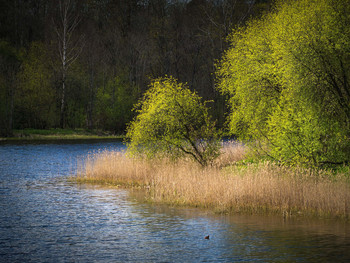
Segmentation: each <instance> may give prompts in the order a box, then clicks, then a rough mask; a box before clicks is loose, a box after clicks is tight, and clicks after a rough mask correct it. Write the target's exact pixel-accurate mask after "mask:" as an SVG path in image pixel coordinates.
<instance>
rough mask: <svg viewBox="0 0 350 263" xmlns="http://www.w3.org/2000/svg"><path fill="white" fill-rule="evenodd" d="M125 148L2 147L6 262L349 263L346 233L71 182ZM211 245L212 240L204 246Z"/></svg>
mask: <svg viewBox="0 0 350 263" xmlns="http://www.w3.org/2000/svg"><path fill="white" fill-rule="evenodd" d="M124 148H125V146H124V145H122V144H121V143H120V142H115V141H114V142H95V143H90V142H80V143H75V144H67V143H64V144H61V143H60V144H48V143H45V144H24V145H18V144H15V145H13V144H12V145H11V144H6V145H1V146H0V211H1V213H0V262H236V261H250V262H256V261H261V262H298V261H299V262H348V261H350V252H349V251H350V232H349V225H348V224H345V223H342V222H337V221H321V220H300V219H289V220H286V221H285V220H283V218H282V217H265V216H244V215H215V214H212V213H211V212H210V211H208V210H201V209H192V208H174V207H169V206H164V205H151V204H148V203H145V202H143V201H142V200H140V198H139V196H138V195H137V194H136V192H132V191H128V190H124V189H115V188H106V187H100V186H91V185H77V184H75V183H74V182H71V181H69V180H67V176H68V175H70V174H72V173H74V172H75V165H74V163H76V160H77V158H84V156H86V155H87V154H88V153H93V152H97V151H102V150H120V149H124ZM207 235H209V237H210V238H209V239H204V237H205V236H207Z"/></svg>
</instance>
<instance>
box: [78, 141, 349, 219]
mask: <svg viewBox="0 0 350 263" xmlns="http://www.w3.org/2000/svg"><path fill="white" fill-rule="evenodd" d="M223 149H224V150H223V153H222V155H221V156H220V158H219V159H218V160H217V162H216V164H215V165H214V166H212V167H207V168H201V167H199V166H198V165H196V164H194V163H193V162H188V161H183V162H177V163H173V162H168V161H167V160H158V161H149V160H144V159H133V158H129V157H126V156H125V154H123V153H120V152H102V153H99V154H97V155H94V156H90V157H89V158H88V159H86V160H85V163H84V165H83V166H82V167H81V169H80V171H79V174H78V176H77V178H78V181H80V182H92V183H104V184H113V185H122V186H128V187H130V186H131V187H137V188H144V189H146V190H147V191H145V195H146V198H147V199H148V200H150V201H152V202H161V203H168V204H176V205H186V206H195V207H205V208H212V209H214V210H216V211H219V212H249V213H280V214H281V215H284V216H285V217H286V216H290V215H314V216H321V217H340V218H345V219H349V216H350V209H349V201H350V183H349V182H348V180H347V177H346V176H345V174H338V175H337V176H334V175H331V174H330V172H329V171H315V170H307V169H305V168H288V167H283V166H278V165H276V164H273V163H269V162H263V163H252V164H239V165H234V163H235V162H237V161H240V160H242V159H243V158H244V155H245V148H244V147H243V146H240V145H226V146H225V147H224V148H223ZM228 164H231V165H230V166H228ZM232 164H233V165H232Z"/></svg>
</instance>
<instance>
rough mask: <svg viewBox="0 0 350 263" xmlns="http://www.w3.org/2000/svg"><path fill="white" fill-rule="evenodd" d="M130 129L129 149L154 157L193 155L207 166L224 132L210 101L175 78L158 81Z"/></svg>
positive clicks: (155, 82) (154, 82)
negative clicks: (218, 127)
mask: <svg viewBox="0 0 350 263" xmlns="http://www.w3.org/2000/svg"><path fill="white" fill-rule="evenodd" d="M136 108H137V113H138V115H137V116H136V118H135V119H134V121H132V122H131V123H130V125H129V127H128V129H127V135H126V137H127V139H129V140H130V142H129V143H128V150H129V152H130V153H132V154H145V155H146V156H148V157H150V158H154V157H160V156H166V157H170V158H172V159H177V158H179V157H184V156H190V157H191V158H193V159H194V160H195V161H197V162H198V163H200V164H201V165H203V166H206V165H208V164H211V163H212V162H213V160H214V159H215V158H216V157H217V156H218V155H219V150H220V135H219V132H218V131H217V130H216V128H215V123H214V122H212V121H211V120H210V116H209V114H208V109H207V107H206V102H202V100H201V98H200V97H199V96H198V95H197V94H196V93H195V92H192V91H190V90H189V89H188V88H187V87H186V85H184V84H181V83H178V82H177V81H176V80H175V79H174V78H172V77H165V78H159V79H156V80H154V81H153V82H152V83H151V85H150V88H149V90H148V91H147V92H146V93H145V95H144V97H143V99H142V100H141V102H140V103H139V104H138V105H137V106H136Z"/></svg>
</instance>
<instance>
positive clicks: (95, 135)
mask: <svg viewBox="0 0 350 263" xmlns="http://www.w3.org/2000/svg"><path fill="white" fill-rule="evenodd" d="M13 135H14V136H13V137H10V138H1V137H0V140H10V141H11V140H65V139H66V140H74V139H109V138H110V139H118V138H122V137H123V136H121V135H113V134H111V133H109V132H106V131H101V130H85V129H74V130H73V129H47V130H38V129H24V130H14V131H13Z"/></svg>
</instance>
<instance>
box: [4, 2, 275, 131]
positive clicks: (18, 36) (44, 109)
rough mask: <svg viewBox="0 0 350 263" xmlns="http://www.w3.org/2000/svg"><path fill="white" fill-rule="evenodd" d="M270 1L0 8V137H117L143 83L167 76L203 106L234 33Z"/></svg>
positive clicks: (216, 102)
mask: <svg viewBox="0 0 350 263" xmlns="http://www.w3.org/2000/svg"><path fill="white" fill-rule="evenodd" d="M270 4H271V1H269V0H265V1H264V0H260V1H258V0H256V1H248V0H192V1H189V0H188V1H185V0H182V1H181V0H177V1H176V0H129V1H127V0H62V1H59V0H0V21H1V24H0V132H1V135H3V136H11V135H12V131H13V129H25V128H35V129H48V128H58V127H60V128H73V129H74V128H84V129H102V130H108V131H111V132H113V133H116V134H121V133H123V132H124V131H125V128H126V125H127V123H128V122H129V121H130V120H131V119H132V118H133V112H132V111H131V109H132V107H133V105H134V104H135V103H136V102H137V101H138V100H139V99H140V97H141V96H142V94H143V93H144V92H145V90H146V89H147V87H148V85H149V83H150V80H151V79H154V78H157V77H161V76H165V75H168V76H170V75H171V76H173V77H175V78H177V79H178V80H179V81H181V82H187V83H188V85H189V87H190V88H191V89H192V90H196V91H197V92H198V94H199V95H200V96H201V97H203V98H204V99H205V100H212V102H211V103H210V106H211V114H212V115H213V117H214V119H216V120H217V123H218V125H219V126H222V125H223V124H224V121H225V112H226V106H225V98H224V97H223V95H221V94H220V93H219V92H218V91H216V90H215V75H214V72H215V63H216V61H217V60H218V59H220V58H221V56H222V54H223V52H224V51H225V50H226V49H227V45H228V43H227V42H226V38H227V36H228V34H229V33H230V32H231V30H232V28H234V27H237V26H242V25H244V23H245V22H246V21H248V20H249V19H250V18H251V17H252V16H259V15H260V14H262V13H263V12H264V11H266V10H269V8H270Z"/></svg>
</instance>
